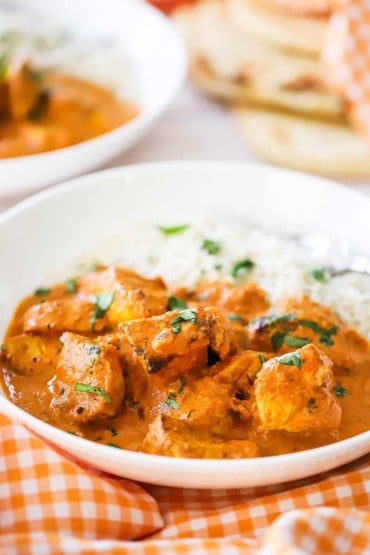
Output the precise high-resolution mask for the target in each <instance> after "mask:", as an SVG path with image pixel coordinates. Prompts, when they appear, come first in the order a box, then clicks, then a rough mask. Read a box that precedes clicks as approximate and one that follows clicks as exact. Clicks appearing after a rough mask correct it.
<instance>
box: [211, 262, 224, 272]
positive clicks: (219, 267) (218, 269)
mask: <svg viewBox="0 0 370 555" xmlns="http://www.w3.org/2000/svg"><path fill="white" fill-rule="evenodd" d="M213 267H214V269H215V270H217V271H218V272H219V271H220V270H222V268H223V265H222V264H220V262H217V263H216V264H215V265H214V266H213Z"/></svg>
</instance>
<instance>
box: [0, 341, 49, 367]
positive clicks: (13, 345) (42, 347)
mask: <svg viewBox="0 0 370 555" xmlns="http://www.w3.org/2000/svg"><path fill="white" fill-rule="evenodd" d="M1 352H2V357H3V358H4V359H5V360H7V361H8V362H9V363H10V365H11V367H12V369H13V370H15V371H16V372H18V374H22V375H24V376H28V375H31V374H38V373H42V372H45V371H46V372H50V371H52V370H53V369H54V367H55V362H56V358H57V356H58V349H56V348H55V347H53V345H51V344H50V343H48V344H46V343H45V341H44V340H43V339H42V338H41V337H39V336H38V335H27V334H24V335H17V336H14V337H9V338H7V339H5V341H4V343H3V344H2V347H1Z"/></svg>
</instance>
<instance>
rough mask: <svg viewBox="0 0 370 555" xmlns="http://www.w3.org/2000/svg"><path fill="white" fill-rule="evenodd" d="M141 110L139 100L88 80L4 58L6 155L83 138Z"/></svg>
mask: <svg viewBox="0 0 370 555" xmlns="http://www.w3.org/2000/svg"><path fill="white" fill-rule="evenodd" d="M138 114H139V108H138V107H137V106H136V105H135V104H134V103H132V102H124V101H122V100H120V99H119V98H117V96H116V95H115V93H114V92H113V91H111V90H109V89H107V88H105V87H103V86H100V85H98V84H95V83H93V82H91V81H88V80H87V79H82V78H79V77H76V76H73V75H64V74H63V73H59V72H57V71H55V70H40V69H36V68H35V67H34V66H33V65H32V63H31V62H24V63H22V64H21V65H20V66H19V67H14V66H12V64H11V63H10V62H9V64H8V63H7V61H6V58H5V57H3V58H2V59H0V158H9V157H14V156H24V155H27V154H37V153H41V152H46V151H49V150H55V149H57V148H63V147H66V146H70V145H73V144H76V143H80V142H82V141H86V140H88V139H92V138H94V137H97V136H99V135H102V134H103V133H107V132H108V131H111V130H112V129H115V128H116V127H119V126H120V125H123V124H124V123H126V122H128V121H130V120H131V119H133V118H134V117H136V116H137V115H138Z"/></svg>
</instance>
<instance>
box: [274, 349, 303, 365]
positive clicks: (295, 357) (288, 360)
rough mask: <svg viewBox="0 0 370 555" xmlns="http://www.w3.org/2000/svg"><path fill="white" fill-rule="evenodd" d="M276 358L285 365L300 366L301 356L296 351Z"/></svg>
mask: <svg viewBox="0 0 370 555" xmlns="http://www.w3.org/2000/svg"><path fill="white" fill-rule="evenodd" d="M277 360H278V362H279V363H280V364H285V365H287V366H297V367H298V368H299V369H301V368H302V361H301V357H300V356H299V353H297V352H295V353H288V354H286V355H282V356H280V357H277Z"/></svg>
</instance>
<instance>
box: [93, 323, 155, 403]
mask: <svg viewBox="0 0 370 555" xmlns="http://www.w3.org/2000/svg"><path fill="white" fill-rule="evenodd" d="M96 340H97V341H98V343H101V342H103V343H107V344H108V345H112V346H113V347H114V348H115V349H116V351H117V355H118V357H119V360H120V362H121V366H122V368H123V369H124V378H125V396H126V399H127V401H128V402H129V403H131V404H134V405H136V404H137V403H138V401H142V400H143V398H144V396H145V394H146V393H147V389H148V385H149V380H148V373H147V372H146V371H144V369H143V367H142V365H141V364H140V362H139V359H138V356H137V355H136V353H135V351H134V350H133V348H132V347H131V345H130V343H129V342H128V340H127V337H125V335H123V333H122V332H121V331H116V332H114V333H111V334H106V335H102V336H99V337H97V339H96ZM159 385H160V384H159ZM153 386H154V384H153ZM152 389H153V388H152ZM151 393H152V392H151Z"/></svg>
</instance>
